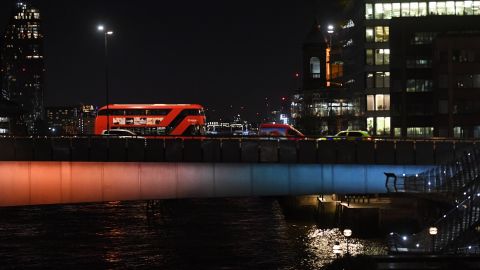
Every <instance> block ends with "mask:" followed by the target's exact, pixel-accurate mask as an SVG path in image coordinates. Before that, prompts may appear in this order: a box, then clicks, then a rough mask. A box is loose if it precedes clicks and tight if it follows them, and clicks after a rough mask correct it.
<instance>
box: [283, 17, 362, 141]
mask: <svg viewBox="0 0 480 270" xmlns="http://www.w3.org/2000/svg"><path fill="white" fill-rule="evenodd" d="M333 33H334V30H333V26H330V29H329V28H328V26H327V27H321V26H320V25H319V24H318V22H315V23H314V25H313V26H312V29H311V30H310V32H309V34H308V35H307V38H306V39H305V42H304V44H303V51H302V52H303V73H302V87H301V89H300V90H299V91H298V93H296V94H295V95H293V98H292V104H291V115H292V118H293V119H294V123H295V125H296V126H297V127H298V128H299V129H300V130H301V131H302V132H304V133H305V134H308V135H325V134H335V133H337V132H338V131H340V130H345V129H358V128H359V123H361V121H359V119H360V118H359V117H360V109H359V108H360V103H359V99H356V98H355V97H356V96H355V95H354V92H353V91H352V89H350V88H349V86H348V85H347V84H346V83H345V77H344V56H343V53H344V50H343V45H344V44H346V43H344V42H340V40H342V41H344V40H343V39H340V38H338V36H339V35H334V34H333ZM345 42H346V41H345Z"/></svg>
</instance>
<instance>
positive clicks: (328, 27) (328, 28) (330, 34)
mask: <svg viewBox="0 0 480 270" xmlns="http://www.w3.org/2000/svg"><path fill="white" fill-rule="evenodd" d="M334 31H335V27H334V26H333V25H332V24H329V25H328V26H327V33H328V36H329V38H330V40H329V43H330V44H329V45H330V48H331V47H332V34H333V32H334Z"/></svg>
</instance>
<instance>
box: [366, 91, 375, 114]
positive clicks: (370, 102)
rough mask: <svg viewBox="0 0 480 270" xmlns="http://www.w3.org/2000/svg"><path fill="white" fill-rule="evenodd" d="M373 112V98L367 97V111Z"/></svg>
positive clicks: (371, 96) (372, 96)
mask: <svg viewBox="0 0 480 270" xmlns="http://www.w3.org/2000/svg"><path fill="white" fill-rule="evenodd" d="M374 110H375V96H374V95H367V111H374Z"/></svg>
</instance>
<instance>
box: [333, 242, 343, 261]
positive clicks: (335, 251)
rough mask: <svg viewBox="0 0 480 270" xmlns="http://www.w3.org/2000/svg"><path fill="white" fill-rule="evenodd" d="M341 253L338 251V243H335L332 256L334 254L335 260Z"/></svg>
mask: <svg viewBox="0 0 480 270" xmlns="http://www.w3.org/2000/svg"><path fill="white" fill-rule="evenodd" d="M341 252H342V251H341V250H340V243H339V242H338V241H335V243H334V244H333V254H335V256H336V258H337V259H338V256H339V255H340V253H341Z"/></svg>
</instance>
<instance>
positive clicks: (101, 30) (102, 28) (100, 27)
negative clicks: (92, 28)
mask: <svg viewBox="0 0 480 270" xmlns="http://www.w3.org/2000/svg"><path fill="white" fill-rule="evenodd" d="M97 30H98V31H100V32H103V31H105V26H103V25H99V26H97Z"/></svg>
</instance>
